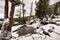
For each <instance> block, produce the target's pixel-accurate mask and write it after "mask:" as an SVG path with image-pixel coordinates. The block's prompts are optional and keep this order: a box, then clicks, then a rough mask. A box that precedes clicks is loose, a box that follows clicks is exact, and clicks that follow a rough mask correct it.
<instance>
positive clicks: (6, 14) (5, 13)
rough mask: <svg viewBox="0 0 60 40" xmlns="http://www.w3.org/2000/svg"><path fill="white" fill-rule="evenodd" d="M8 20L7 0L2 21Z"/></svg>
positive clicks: (6, 0)
mask: <svg viewBox="0 0 60 40" xmlns="http://www.w3.org/2000/svg"><path fill="white" fill-rule="evenodd" d="M6 18H8V0H5V9H4V19H6Z"/></svg>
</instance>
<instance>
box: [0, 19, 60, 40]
mask: <svg viewBox="0 0 60 40" xmlns="http://www.w3.org/2000/svg"><path fill="white" fill-rule="evenodd" d="M5 22H7V23H8V19H7V20H5ZM5 22H4V23H5ZM4 23H3V24H4ZM26 25H27V26H32V27H34V28H37V27H40V28H39V29H36V32H38V33H41V34H43V33H42V32H43V31H42V30H41V31H40V29H41V27H42V28H43V29H44V30H45V31H46V32H48V30H49V29H51V27H55V29H54V32H52V33H49V34H50V35H51V37H49V36H47V35H45V34H43V35H39V34H32V35H31V36H29V35H24V36H20V37H18V34H16V33H17V32H13V31H14V30H16V29H18V28H19V27H21V26H23V25H17V26H13V27H12V31H11V33H12V38H11V39H10V40H60V26H58V25H55V24H47V25H40V23H39V21H36V23H33V24H32V25H28V24H26ZM0 35H1V31H0Z"/></svg>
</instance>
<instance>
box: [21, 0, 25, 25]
mask: <svg viewBox="0 0 60 40" xmlns="http://www.w3.org/2000/svg"><path fill="white" fill-rule="evenodd" d="M23 1H24V0H22V3H23ZM24 6H25V5H24V4H22V13H23V24H25V20H24V19H25V18H24V15H25V10H24Z"/></svg>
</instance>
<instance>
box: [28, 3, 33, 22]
mask: <svg viewBox="0 0 60 40" xmlns="http://www.w3.org/2000/svg"><path fill="white" fill-rule="evenodd" d="M32 10H33V2H32V3H31V10H30V20H31V16H32ZM30 20H29V21H30Z"/></svg>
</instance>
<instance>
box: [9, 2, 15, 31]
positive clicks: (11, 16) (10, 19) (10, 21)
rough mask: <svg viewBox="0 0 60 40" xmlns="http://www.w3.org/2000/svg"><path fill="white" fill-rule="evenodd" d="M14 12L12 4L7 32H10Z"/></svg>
mask: <svg viewBox="0 0 60 40" xmlns="http://www.w3.org/2000/svg"><path fill="white" fill-rule="evenodd" d="M14 10H15V4H14V3H12V5H11V11H10V18H9V26H8V31H11V27H12V26H13V17H14Z"/></svg>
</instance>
